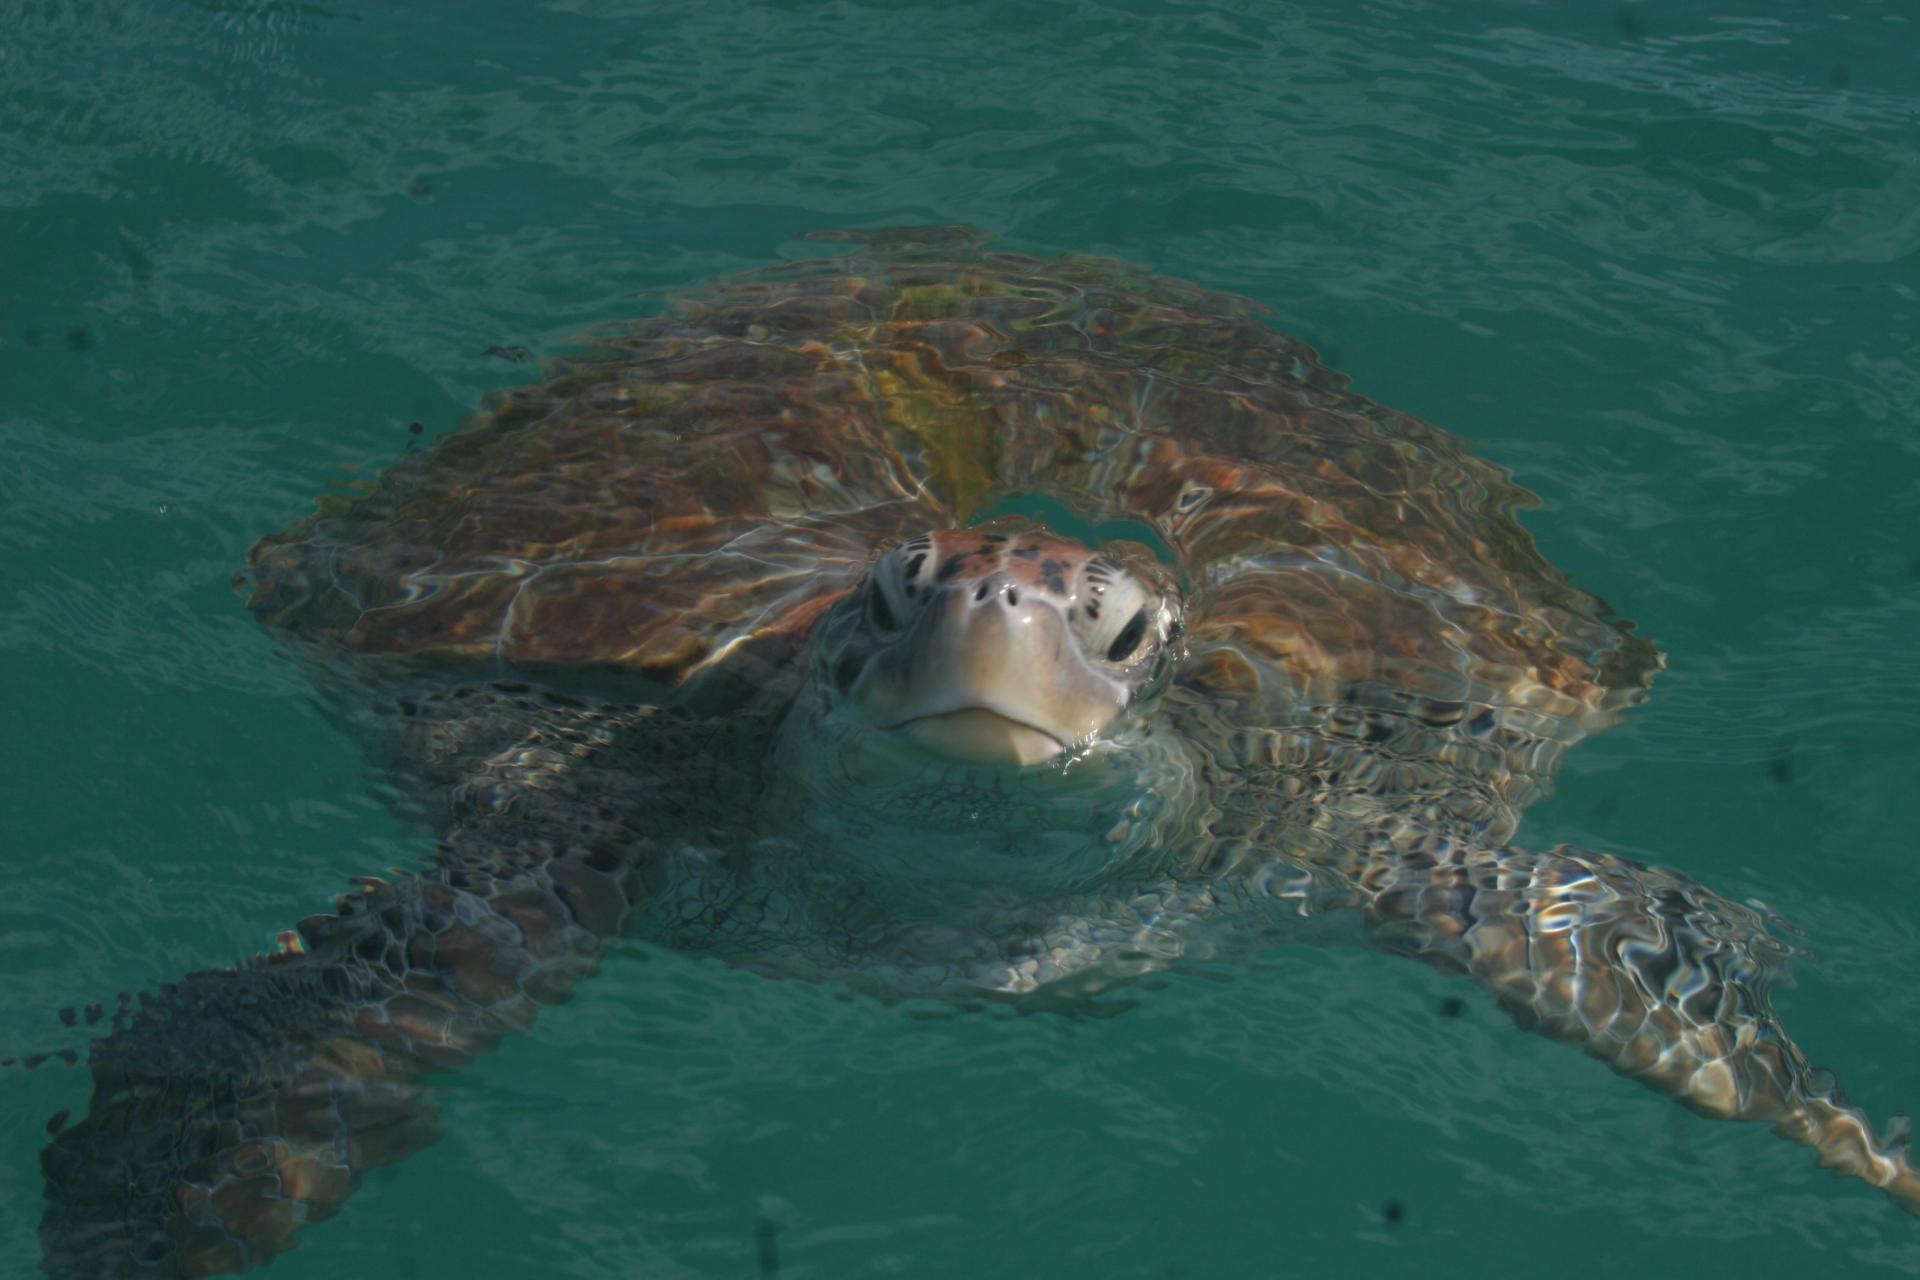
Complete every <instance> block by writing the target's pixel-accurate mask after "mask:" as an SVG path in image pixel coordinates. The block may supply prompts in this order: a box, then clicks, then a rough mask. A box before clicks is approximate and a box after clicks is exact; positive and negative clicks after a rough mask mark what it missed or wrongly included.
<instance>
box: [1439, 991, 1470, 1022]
mask: <svg viewBox="0 0 1920 1280" xmlns="http://www.w3.org/2000/svg"><path fill="white" fill-rule="evenodd" d="M1466 1011H1467V1002H1466V1001H1465V1000H1462V999H1461V998H1460V997H1459V996H1448V997H1447V998H1446V999H1445V1000H1442V1001H1441V1002H1440V1016H1441V1017H1443V1018H1457V1017H1459V1016H1460V1015H1461V1014H1463V1013H1465V1012H1466Z"/></svg>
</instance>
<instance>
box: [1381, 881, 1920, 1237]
mask: <svg viewBox="0 0 1920 1280" xmlns="http://www.w3.org/2000/svg"><path fill="white" fill-rule="evenodd" d="M1355 878H1356V880H1357V881H1358V885H1359V888H1360V890H1361V895H1362V901H1361V905H1362V907H1363V909H1364V910H1365V912H1366V915H1367V918H1368V920H1369V923H1370V925H1371V927H1372V929H1373V932H1374V935H1375V937H1376V938H1377V940H1378V941H1379V942H1380V943H1381V944H1382V945H1383V946H1385V947H1387V948H1388V949H1390V950H1393V951H1396V952H1400V953H1402V954H1406V955H1410V956H1414V957H1417V958H1419V959H1422V960H1426V961H1428V962H1430V963H1433V964H1436V965H1439V966H1440V967H1442V968H1447V969H1453V970H1457V971H1461V972H1464V973H1467V974H1469V975H1471V976H1472V977H1473V978H1474V979H1475V980H1476V981H1478V982H1479V983H1480V984H1481V985H1482V986H1484V987H1486V988H1487V989H1488V990H1489V991H1491V992H1492V993H1493V994H1494V996H1495V997H1496V998H1497V999H1498V1000H1499V1002H1500V1004H1501V1007H1502V1008H1504V1009H1505V1010H1506V1011H1507V1012H1508V1013H1509V1014H1510V1015H1511V1016H1512V1017H1513V1018H1514V1019H1515V1021H1517V1022H1519V1023H1520V1024H1521V1025H1522V1026H1524V1027H1529V1028H1532V1029H1535V1030H1538V1031H1540V1032H1542V1033H1544V1034H1546V1035H1550V1036H1553V1037H1554V1038H1556V1039H1560V1040H1565V1041H1569V1042H1571V1043H1574V1044H1577V1045H1579V1046H1580V1047H1581V1048H1582V1049H1584V1050H1585V1051H1586V1052H1587V1053H1589V1054H1591V1055H1593V1056H1594V1057H1596V1058H1599V1059H1601V1060H1602V1061H1604V1062H1605V1063H1607V1064H1608V1065H1609V1066H1611V1067H1612V1068H1613V1069H1614V1070H1616V1071H1618V1072H1620V1073H1621V1074H1623V1075H1627V1076H1631V1077H1633V1078H1635V1079H1637V1080H1640V1081H1642V1082H1643V1083H1645V1084H1647V1085H1648V1086H1650V1087H1652V1088H1654V1089H1657V1090H1659V1091H1660V1092H1662V1093H1667V1094H1671V1095H1673V1096H1674V1097H1675V1098H1677V1099H1679V1100H1680V1102H1681V1103H1683V1104H1684V1105H1686V1106H1687V1107H1688V1108H1690V1109H1692V1110H1694V1111H1697V1112H1699V1113H1701V1114H1702V1115H1707V1116H1713V1117H1716V1118H1720V1119H1731V1120H1760V1121H1766V1122H1769V1123H1771V1124H1772V1125H1773V1128H1774V1131H1775V1132H1776V1133H1779V1134H1781V1135H1782V1136H1784V1137H1788V1138H1791V1139H1793V1140H1794V1141H1796V1142H1801V1143H1805V1144H1806V1145H1807V1146H1810V1147H1812V1148H1814V1149H1815V1150H1816V1151H1817V1152H1818V1153H1819V1158H1820V1163H1821V1164H1822V1165H1824V1166H1826V1167H1827V1168H1829V1169H1832V1170H1833V1171H1834V1172H1835V1173H1836V1174H1839V1175H1842V1176H1846V1177H1854V1178H1861V1179H1864V1180H1865V1181H1867V1182H1870V1183H1872V1184H1873V1185H1874V1186H1877V1187H1880V1188H1882V1189H1883V1190H1885V1191H1886V1192H1887V1193H1888V1194H1889V1195H1891V1196H1893V1197H1894V1199H1895V1200H1897V1201H1899V1203H1900V1204H1901V1205H1902V1206H1903V1207H1904V1208H1905V1209H1907V1211H1908V1212H1910V1213H1915V1214H1920V1172H1916V1170H1915V1168H1914V1166H1913V1163H1912V1160H1911V1157H1910V1155H1909V1152H1908V1147H1907V1127H1906V1121H1905V1119H1904V1118H1900V1119H1897V1120H1896V1121H1895V1122H1894V1124H1893V1126H1892V1128H1891V1132H1890V1133H1889V1135H1888V1137H1886V1138H1884V1139H1882V1138H1878V1137H1876V1136H1875V1135H1874V1132H1873V1129H1872V1127H1871V1126H1870V1125H1869V1124H1868V1122H1867V1118H1866V1117H1865V1115H1863V1114H1862V1113H1861V1111H1860V1110H1859V1109H1858V1108H1857V1107H1854V1106H1853V1105H1851V1104H1850V1103H1849V1102H1848V1101H1847V1100H1846V1097H1845V1095H1843V1094H1842V1093H1841V1092H1840V1091H1839V1090H1838V1089H1836V1088H1834V1087H1833V1086H1832V1084H1831V1082H1830V1081H1829V1080H1828V1079H1827V1078H1826V1073H1825V1072H1822V1071H1818V1070H1816V1069H1814V1068H1811V1067H1809V1066H1808V1064H1807V1060H1806V1058H1805V1056H1804V1055H1803V1054H1802V1052H1801V1050H1800V1048H1799V1046H1798V1045H1796V1044H1795V1043H1794V1042H1793V1041H1792V1039H1790V1038H1789V1037H1788V1035H1787V1033H1786V1030H1785V1029H1784V1028H1783V1027H1782V1026H1781V1025H1780V1021H1779V1019H1778V1018H1777V1017H1776V1016H1775V1015H1774V1013H1773V1011H1772V1009H1771V1008H1770V1006H1769V1004H1768V1000H1767V996H1768V989H1769V987H1770V985H1771V983H1772V981H1773V979H1774V978H1775V977H1776V976H1777V974H1778V972H1779V970H1780V966H1781V965H1782V963H1783V962H1784V960H1785V959H1786V956H1787V954H1788V949H1787V948H1786V946H1785V945H1784V944H1782V943H1781V942H1780V941H1778V940H1777V939H1775V938H1774V937H1773V936H1772V935H1771V934H1770V933H1769V932H1768V929H1767V922H1766V920H1765V919H1764V918H1763V917H1762V916H1760V915H1759V914H1758V913H1757V912H1755V911H1753V910H1752V909H1751V908H1748V907H1743V906H1741V905H1739V904H1737V903H1734V902H1729V901H1728V900H1727V899H1725V898H1722V897H1720V896H1719V895H1717V894H1715V893H1713V892H1712V891H1711V890H1708V889H1705V888H1703V887H1701V886H1700V885H1697V884H1695V883H1693V882H1692V881H1690V880H1687V879H1686V878H1684V877H1682V876H1679V875H1676V874H1675V873H1673V872H1670V871H1665V870H1661V869H1658V868H1652V867H1646V866H1642V865H1640V864H1638V863H1634V862H1631V861H1628V860H1625V859H1622V858H1616V857H1611V856H1606V855H1599V854H1593V853H1589V852H1587V851H1585V850H1581V849H1573V848H1566V847H1562V848H1560V849H1556V850H1552V851H1550V852H1545V853H1532V852H1524V851H1517V850H1502V851H1491V850H1484V849H1475V848H1471V847H1469V846H1464V845H1462V846H1452V845H1446V846H1442V847H1441V848H1440V849H1439V850H1437V851H1435V852H1422V853H1417V854H1409V853H1399V854H1394V855H1392V856H1381V857H1376V858H1374V859H1371V860H1370V861H1369V863H1368V865H1367V868H1366V870H1365V871H1363V872H1361V873H1360V874H1359V875H1358V876H1357V877H1355Z"/></svg>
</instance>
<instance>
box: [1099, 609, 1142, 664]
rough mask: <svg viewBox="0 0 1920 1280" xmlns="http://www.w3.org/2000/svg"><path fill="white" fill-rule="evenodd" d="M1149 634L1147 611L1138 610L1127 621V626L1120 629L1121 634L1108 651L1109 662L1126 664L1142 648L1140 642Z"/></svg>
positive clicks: (1116, 637) (1115, 638)
mask: <svg viewBox="0 0 1920 1280" xmlns="http://www.w3.org/2000/svg"><path fill="white" fill-rule="evenodd" d="M1146 634H1147V611H1146V610H1145V609H1138V610H1135V611H1134V615H1133V616H1132V617H1131V618H1129V619H1127V625H1126V626H1124V627H1122V628H1120V634H1119V635H1117V636H1115V637H1114V638H1113V644H1112V646H1111V647H1109V648H1108V650H1107V661H1108V662H1125V661H1126V660H1127V659H1128V658H1130V657H1132V656H1133V651H1134V650H1135V649H1138V648H1139V647H1140V641H1141V639H1142V638H1144V637H1145V636H1146Z"/></svg>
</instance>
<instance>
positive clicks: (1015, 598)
mask: <svg viewBox="0 0 1920 1280" xmlns="http://www.w3.org/2000/svg"><path fill="white" fill-rule="evenodd" d="M1019 603H1020V588H1018V587H1008V588H1007V608H1009V609H1011V608H1013V606H1015V605H1017V604H1019Z"/></svg>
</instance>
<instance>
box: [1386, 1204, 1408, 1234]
mask: <svg viewBox="0 0 1920 1280" xmlns="http://www.w3.org/2000/svg"><path fill="white" fill-rule="evenodd" d="M1380 1218H1381V1220H1382V1221H1384V1222H1385V1223H1386V1224H1387V1225H1388V1226H1390V1227H1397V1226H1399V1225H1400V1224H1401V1223H1403V1222H1405V1221H1406V1220H1407V1206H1406V1205H1404V1204H1402V1203H1401V1202H1400V1201H1398V1200H1389V1201H1387V1202H1386V1203H1385V1204H1384V1205H1381V1206H1380Z"/></svg>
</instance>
